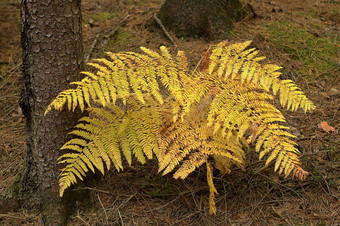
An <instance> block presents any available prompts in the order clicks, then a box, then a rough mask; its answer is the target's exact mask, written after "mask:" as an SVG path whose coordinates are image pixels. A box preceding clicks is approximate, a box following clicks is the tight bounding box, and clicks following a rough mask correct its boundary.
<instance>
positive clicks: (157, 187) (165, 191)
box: [141, 175, 173, 196]
mask: <svg viewBox="0 0 340 226" xmlns="http://www.w3.org/2000/svg"><path fill="white" fill-rule="evenodd" d="M141 188H144V189H147V190H149V191H147V192H146V193H147V194H148V195H151V196H159V195H161V196H162V195H169V194H171V193H172V192H173V191H172V187H171V184H170V183H168V181H167V180H166V178H164V177H162V176H159V175H157V176H155V177H152V178H150V177H148V176H147V177H145V181H144V182H143V183H142V185H141Z"/></svg>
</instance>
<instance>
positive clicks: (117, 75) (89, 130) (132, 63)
mask: <svg viewBox="0 0 340 226" xmlns="http://www.w3.org/2000/svg"><path fill="white" fill-rule="evenodd" d="M249 45H250V41H248V42H243V43H236V44H228V42H226V41H224V42H221V43H219V44H218V45H217V46H216V47H215V48H212V50H211V54H209V51H210V50H208V51H207V53H206V58H208V56H209V55H210V56H209V60H207V65H205V68H204V70H202V71H196V70H194V71H192V72H190V71H189V68H188V62H187V59H186V57H185V55H184V53H183V52H181V51H179V52H178V53H177V56H175V57H173V56H172V55H171V54H170V52H169V51H168V49H167V48H166V47H164V46H162V47H160V53H157V52H154V51H152V50H150V49H147V48H145V47H141V49H142V51H143V52H144V53H142V54H139V53H134V52H124V53H108V55H109V57H110V59H95V60H94V61H93V63H90V64H89V66H91V67H92V68H94V69H95V72H82V74H83V75H84V76H86V77H85V78H84V79H82V80H81V81H78V82H74V83H72V84H73V85H75V86H76V88H74V89H68V90H65V91H63V92H61V93H59V94H58V96H57V97H56V98H55V99H54V100H53V101H52V103H51V104H50V105H49V106H48V107H47V109H46V112H45V114H47V113H48V112H49V111H51V110H52V109H55V110H59V111H61V110H62V109H64V108H67V109H68V110H69V111H75V109H76V108H77V107H79V108H80V110H81V111H87V112H88V113H89V116H88V117H83V118H81V119H80V120H79V122H78V124H77V125H76V126H75V128H74V130H73V131H72V132H70V134H71V135H72V139H71V140H69V141H68V142H66V143H65V144H64V145H63V146H62V148H61V150H69V152H68V153H66V154H64V155H62V156H61V157H60V158H59V160H58V161H59V163H64V164H66V166H65V168H64V169H62V172H61V174H60V181H59V184H60V195H61V196H62V195H63V193H64V191H65V189H67V188H68V187H70V186H71V185H72V184H74V183H76V182H77V180H78V179H80V180H82V179H83V178H84V177H85V176H86V173H87V172H88V171H89V170H91V171H93V172H95V170H96V169H97V170H99V171H100V172H101V173H103V174H104V172H105V170H109V169H110V168H111V166H114V168H115V169H116V170H117V171H120V170H122V169H123V165H124V164H123V161H124V159H126V161H127V163H128V164H129V165H131V163H132V160H133V157H135V158H136V159H137V161H139V162H141V163H142V164H143V163H145V162H146V159H151V158H153V157H154V156H156V157H157V159H158V164H159V171H162V172H163V175H164V174H167V173H170V172H172V171H175V172H174V178H181V179H184V178H186V177H187V176H188V175H189V174H190V173H191V172H193V171H194V170H195V169H197V168H198V167H200V166H201V165H203V164H204V163H206V165H207V182H208V185H209V191H210V197H209V209H210V210H209V212H210V213H211V214H213V213H216V206H215V202H214V196H215V194H217V190H216V188H215V186H214V184H213V174H212V171H213V167H216V168H217V169H219V170H220V172H221V173H222V174H225V173H229V172H230V169H231V165H232V164H233V165H236V166H237V167H239V168H241V169H242V170H244V163H245V157H246V156H245V150H246V149H249V145H250V144H254V145H255V151H256V152H258V153H259V158H260V159H262V158H264V157H265V156H267V160H266V163H265V165H269V164H271V163H274V171H277V172H278V173H279V174H284V175H285V176H286V177H287V176H289V175H292V177H293V178H294V177H295V178H299V179H305V178H306V176H307V175H308V173H307V172H306V171H304V170H303V169H302V168H301V162H300V161H299V159H298V155H299V151H298V150H297V148H296V145H297V144H296V142H295V141H294V140H293V139H294V138H295V136H293V135H292V134H290V133H289V131H288V129H289V128H288V127H286V126H284V125H283V124H284V123H285V119H284V117H283V115H282V114H281V112H280V111H279V110H278V109H277V108H276V107H275V106H274V105H273V99H274V96H276V95H277V96H278V98H279V100H280V104H281V105H282V106H283V107H285V108H287V109H290V110H292V111H296V110H297V109H298V108H302V109H304V110H305V111H309V110H312V109H314V108H315V105H314V104H313V103H312V102H311V101H310V100H309V99H307V97H306V96H305V95H304V93H303V92H302V91H301V90H300V89H299V88H298V87H297V85H296V84H295V83H294V82H293V81H291V80H280V79H279V76H280V74H281V72H279V70H280V69H281V67H279V66H277V65H273V64H260V63H259V61H261V60H262V59H264V57H259V56H258V52H259V51H257V50H255V49H254V48H248V47H249ZM208 62H209V65H208ZM273 95H274V96H273ZM179 119H180V120H179ZM177 166H178V168H176V167H177Z"/></svg>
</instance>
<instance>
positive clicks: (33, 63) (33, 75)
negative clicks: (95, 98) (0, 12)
mask: <svg viewBox="0 0 340 226" xmlns="http://www.w3.org/2000/svg"><path fill="white" fill-rule="evenodd" d="M21 22H22V30H21V32H22V34H21V43H22V48H23V64H22V65H23V66H22V71H23V82H24V85H23V89H22V93H21V99H20V106H21V108H22V111H23V114H24V115H25V117H26V129H27V138H26V139H27V147H26V166H25V172H24V175H23V179H22V183H21V191H20V197H21V198H20V201H21V204H22V206H23V207H26V208H30V209H31V208H34V209H37V210H40V211H43V219H44V220H45V223H46V224H48V225H49V224H53V225H55V224H56V225H57V224H58V225H59V224H63V223H64V220H65V219H66V218H65V217H66V214H67V213H66V212H67V209H66V208H65V203H64V201H62V199H61V198H59V195H58V172H59V170H58V169H59V166H58V165H57V158H58V156H59V148H60V147H61V146H62V144H63V143H64V142H65V141H66V139H65V138H66V134H67V132H69V131H70V129H71V128H72V127H73V126H74V124H75V123H76V121H77V119H79V117H80V114H74V113H71V112H66V111H62V112H50V113H49V114H48V115H47V116H46V117H44V115H43V114H44V111H45V110H46V107H47V106H48V104H49V103H50V102H51V101H52V99H53V98H55V97H56V96H57V94H58V93H59V92H60V91H62V90H65V89H67V88H68V87H69V82H71V81H74V80H79V72H80V70H81V68H82V65H83V62H82V59H83V48H82V32H81V10H80V0H53V1H51V0H43V1H42V0H22V4H21ZM65 201H67V200H65Z"/></svg>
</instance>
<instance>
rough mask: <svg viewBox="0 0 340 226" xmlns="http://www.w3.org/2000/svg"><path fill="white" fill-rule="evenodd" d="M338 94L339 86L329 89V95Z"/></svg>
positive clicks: (339, 92)
mask: <svg viewBox="0 0 340 226" xmlns="http://www.w3.org/2000/svg"><path fill="white" fill-rule="evenodd" d="M338 94H340V91H339V90H338V89H337V88H331V89H330V90H329V96H336V95H338Z"/></svg>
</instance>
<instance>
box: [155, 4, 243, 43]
mask: <svg viewBox="0 0 340 226" xmlns="http://www.w3.org/2000/svg"><path fill="white" fill-rule="evenodd" d="M245 16H246V11H245V10H244V9H243V7H242V4H241V3H240V1H239V0H166V1H165V3H164V4H163V5H162V6H161V8H160V10H159V12H158V14H157V17H158V18H159V19H160V20H161V21H162V23H163V24H164V26H165V27H166V28H167V29H168V30H170V31H173V32H174V33H175V34H176V36H177V37H195V38H199V37H202V38H204V39H207V40H217V39H225V38H226V37H227V35H228V33H229V31H230V30H232V28H233V22H234V21H239V20H241V19H242V18H244V17H245Z"/></svg>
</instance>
